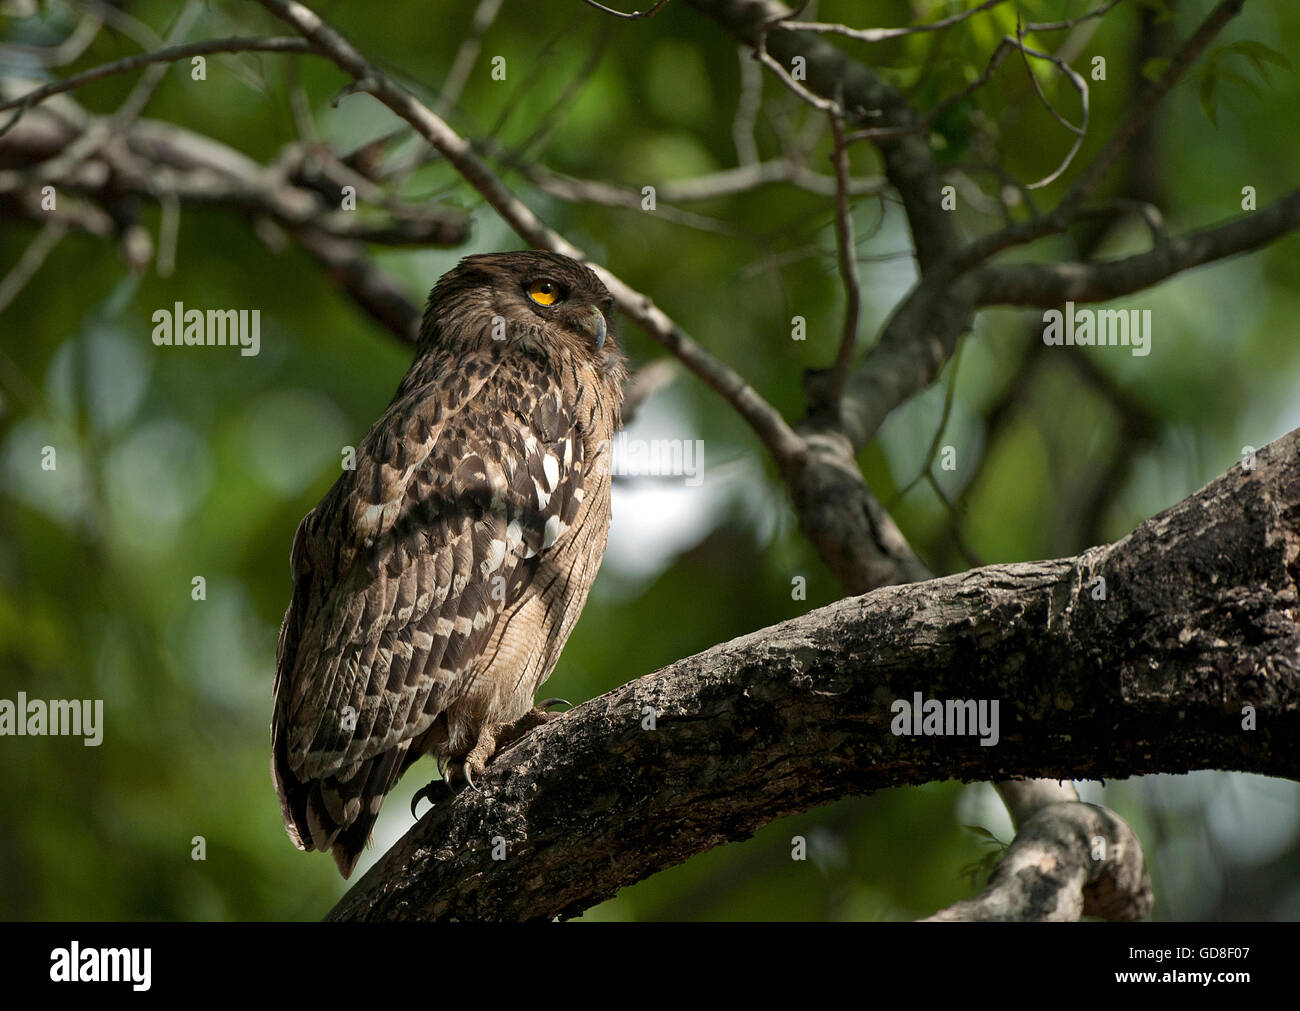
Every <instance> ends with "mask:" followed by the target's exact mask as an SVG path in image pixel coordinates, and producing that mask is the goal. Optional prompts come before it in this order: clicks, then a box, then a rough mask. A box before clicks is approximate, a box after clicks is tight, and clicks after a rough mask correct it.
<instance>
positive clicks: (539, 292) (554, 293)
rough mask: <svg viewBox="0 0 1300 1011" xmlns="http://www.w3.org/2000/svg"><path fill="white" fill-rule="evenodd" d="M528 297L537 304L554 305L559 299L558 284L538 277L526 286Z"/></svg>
mask: <svg viewBox="0 0 1300 1011" xmlns="http://www.w3.org/2000/svg"><path fill="white" fill-rule="evenodd" d="M528 297H529V298H531V299H532V300H533V301H534V302H536V303H537V304H538V305H554V304H555V303H556V302H558V301H559V300H560V286H559V285H558V284H556V283H555V282H554V281H551V280H548V279H546V278H539V279H538V280H536V281H534V282H533V283H532V284H530V285H529V286H528Z"/></svg>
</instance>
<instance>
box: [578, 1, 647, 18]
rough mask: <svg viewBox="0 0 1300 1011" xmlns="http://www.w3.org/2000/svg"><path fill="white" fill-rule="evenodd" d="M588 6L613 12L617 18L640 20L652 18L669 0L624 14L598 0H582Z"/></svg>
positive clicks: (608, 12) (607, 12) (609, 12)
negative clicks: (646, 8) (597, 0)
mask: <svg viewBox="0 0 1300 1011" xmlns="http://www.w3.org/2000/svg"><path fill="white" fill-rule="evenodd" d="M582 2H583V3H585V4H586V5H587V6H588V7H595V8H596V10H598V11H604V12H605V13H606V14H612V15H613V16H614V17H616V18H622V19H623V20H624V21H639V20H640V19H642V18H652V17H654V16H655V15H656V14H658V13H659V8H660V7H662V6H663V5H664V4H666V3H667V2H668V0H658V3H656V4H655V5H654V6H653V7H651V8H649V9H648V10H644V11H633V12H632V13H631V14H624V13H623V12H622V11H616V10H614V9H613V8H612V7H606V6H605V5H604V4H600V3H596V0H582Z"/></svg>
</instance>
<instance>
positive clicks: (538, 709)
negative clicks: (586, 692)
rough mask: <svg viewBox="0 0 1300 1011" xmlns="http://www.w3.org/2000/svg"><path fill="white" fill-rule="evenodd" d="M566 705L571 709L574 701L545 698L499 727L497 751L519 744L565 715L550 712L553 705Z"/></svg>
mask: <svg viewBox="0 0 1300 1011" xmlns="http://www.w3.org/2000/svg"><path fill="white" fill-rule="evenodd" d="M557 705H565V706H568V707H569V708H570V709H572V708H573V703H572V702H570V701H569V700H568V699H543V700H542V701H541V702H539V703H537V705H535V706H534V707H533V708H532V709H530V710H528V712H526V713H524V715H523V716H521V717H519V719H517V720H515V722H514V723H507V724H506V725H505V726H503V727H499V728H498V729H497V734H496V737H497V751H498V752H501V751H505V750H506V748H508V747H510V746H511V745H512V744H518V743H519V742H520V741H521V740H523V739H524V738H525V737H527V736H528V735H529V734H531V733H532V732H533V731H534V730H536V729H537V728H538V727H540V726H543V725H544V724H547V723H553V722H554V721H555V720H558V719H560V718H561V717H562V716H564V713H553V712H550V708H551V706H557Z"/></svg>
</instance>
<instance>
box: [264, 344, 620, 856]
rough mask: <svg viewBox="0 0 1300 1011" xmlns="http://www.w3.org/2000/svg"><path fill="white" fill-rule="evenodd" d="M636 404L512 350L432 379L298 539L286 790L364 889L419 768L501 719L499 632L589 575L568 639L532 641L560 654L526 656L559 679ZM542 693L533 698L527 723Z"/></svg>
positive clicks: (293, 831) (427, 365)
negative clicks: (367, 867)
mask: <svg viewBox="0 0 1300 1011" xmlns="http://www.w3.org/2000/svg"><path fill="white" fill-rule="evenodd" d="M557 365H558V367H557ZM620 395H621V391H620V390H619V388H618V384H617V383H616V382H612V381H611V380H610V379H609V378H607V377H606V376H605V375H601V374H599V373H598V372H597V371H596V370H595V369H593V368H592V367H591V366H590V365H588V364H586V363H582V362H578V361H576V360H568V361H566V360H563V359H562V360H560V361H558V362H557V361H555V360H548V359H546V358H544V357H542V356H540V355H537V356H534V355H529V354H520V353H515V354H507V353H504V352H503V350H502V349H501V348H499V347H488V348H484V349H481V350H476V351H471V352H466V353H462V354H458V355H442V356H438V357H431V359H425V360H424V361H422V362H417V365H416V366H413V369H412V373H411V374H408V377H407V379H406V380H405V381H404V382H403V384H402V387H401V388H400V389H399V391H398V395H397V397H395V398H394V400H393V402H392V403H391V404H390V405H389V407H388V409H387V410H386V411H385V412H384V414H383V416H382V417H381V418H380V419H379V420H378V421H377V422H376V423H375V425H374V426H373V427H372V428H371V430H370V432H369V433H368V434H367V435H366V437H365V439H364V440H363V441H362V443H361V445H360V446H359V447H358V448H357V452H356V454H355V458H356V461H357V466H356V469H355V470H352V471H346V472H345V473H344V474H343V475H342V476H341V477H340V478H339V480H338V481H337V482H336V483H335V484H334V486H333V488H331V489H330V491H329V492H328V493H327V494H326V496H325V497H324V499H322V501H321V502H320V504H319V505H318V506H317V507H316V508H315V509H313V510H312V511H311V512H310V513H308V515H307V516H306V517H305V518H304V520H303V521H302V523H301V524H300V525H299V527H298V531H297V534H296V535H295V537H294V544H293V551H292V569H293V579H294V589H293V597H292V600H291V602H290V604H289V609H288V612H287V613H286V615H285V620H284V624H283V626H282V628H281V632H280V642H279V646H278V649H277V668H276V678H275V712H274V717H273V721H272V738H273V754H272V773H273V777H274V779H275V783H276V789H277V792H278V794H279V797H280V803H281V808H282V812H283V814H284V819H285V824H286V827H287V828H288V829H289V833H290V835H291V837H293V839H294V841H295V843H297V844H298V845H299V846H300V847H301V848H304V849H329V848H331V847H332V848H333V849H334V852H335V859H336V861H337V862H338V863H339V867H340V869H341V870H343V871H344V873H345V875H346V874H347V873H350V871H351V868H352V866H353V864H354V863H355V860H356V857H357V855H358V854H359V853H360V851H361V849H362V848H363V847H364V845H365V841H366V837H367V836H368V834H369V829H370V826H371V825H372V824H373V822H374V818H375V815H376V814H377V813H378V810H379V804H380V802H381V801H382V799H383V796H384V794H386V793H387V792H388V790H390V789H391V788H392V786H393V784H394V783H395V782H396V780H397V778H398V777H399V776H400V775H401V773H402V771H403V770H404V768H405V767H406V765H408V764H409V763H410V762H411V761H413V760H414V759H415V758H416V757H418V755H419V753H420V752H421V751H422V750H426V749H428V748H430V746H431V739H432V738H437V737H439V734H441V740H440V742H439V741H433V744H434V745H437V744H439V743H440V744H441V746H442V748H441V750H442V751H443V752H444V754H445V751H446V749H447V747H448V741H447V737H446V733H445V732H442V731H441V730H440V727H441V726H445V725H446V724H447V723H448V720H449V719H451V721H452V722H453V723H455V722H456V719H455V718H459V719H460V721H461V722H462V723H463V722H464V720H466V719H474V720H479V719H491V718H492V717H493V716H494V715H496V714H494V713H493V712H492V711H490V710H491V701H490V697H489V696H488V695H485V694H484V686H483V685H482V684H481V683H479V681H478V679H480V677H481V676H482V675H483V674H484V672H485V671H493V672H496V671H497V668H494V667H493V664H492V660H493V658H494V656H496V655H497V654H501V653H503V652H506V653H509V651H510V650H513V651H514V653H510V655H512V656H513V655H514V654H515V653H518V652H519V648H520V646H519V644H518V643H513V644H511V643H506V642H504V639H505V635H504V632H505V631H506V630H507V626H506V625H505V624H501V627H500V628H498V625H499V619H500V618H502V616H503V615H506V616H510V615H513V614H516V613H519V614H523V613H526V612H527V613H531V612H532V611H533V610H534V609H533V608H528V607H527V605H529V604H530V603H531V601H530V599H529V598H531V597H538V596H540V597H544V598H545V600H546V601H547V603H546V604H545V606H543V607H542V608H541V609H540V610H539V612H538V613H541V614H544V615H549V614H550V613H551V612H550V607H551V605H550V603H549V601H550V600H551V598H552V597H553V596H554V594H555V591H554V586H553V584H554V583H555V579H556V573H557V572H561V571H564V570H566V569H568V568H569V567H571V566H576V569H577V571H578V572H579V573H580V577H581V579H582V581H583V582H584V585H581V586H575V587H573V588H571V589H570V590H569V591H566V601H562V602H561V604H562V605H563V606H560V607H559V609H558V611H557V613H555V615H554V617H553V619H552V627H551V628H549V629H541V630H538V629H528V628H526V627H521V628H520V629H519V633H520V634H531V635H533V636H535V635H536V633H537V632H538V631H541V632H543V633H546V632H549V633H551V638H552V640H555V639H558V642H556V641H551V642H543V641H538V642H535V643H533V644H529V645H528V646H527V649H529V650H532V651H533V652H532V653H530V654H528V655H530V656H532V657H533V658H534V661H535V662H534V664H533V665H534V666H535V667H537V668H538V674H539V675H540V677H537V678H536V681H537V683H540V681H542V680H545V678H546V677H547V676H548V675H549V674H550V669H551V667H553V666H554V662H555V659H556V658H557V657H558V654H559V647H562V646H563V640H564V638H565V637H567V634H568V631H569V629H570V628H571V626H572V622H573V619H574V618H576V613H574V612H573V608H572V606H571V604H572V601H573V600H574V599H576V601H577V607H578V608H579V609H580V608H581V603H582V600H584V599H585V597H586V591H587V588H588V587H589V586H590V582H591V579H593V578H594V575H595V568H596V567H597V566H598V565H599V560H600V558H599V556H600V553H601V552H603V549H604V543H605V536H606V532H607V530H608V524H609V453H610V449H611V441H610V440H611V439H612V436H613V431H614V428H615V427H616V425H617V418H618V409H619V399H620ZM593 551H594V556H595V557H594V558H593V557H592V554H593ZM569 555H571V556H572V557H566V556H569ZM566 582H567V581H566ZM509 631H511V632H513V631H514V628H513V625H512V626H510V627H509ZM499 666H500V665H498V667H499ZM492 676H497V675H496V674H495V673H494V674H493V675H492ZM519 676H520V675H516V677H519ZM508 687H509V686H506V687H503V688H502V689H501V691H506V690H507V689H508ZM535 687H536V685H535V684H523V685H521V686H518V687H517V690H519V691H525V692H527V696H528V703H527V704H528V705H531V697H532V691H533V690H534V688H535ZM498 694H500V693H498ZM503 697H504V696H503ZM485 699H487V700H488V701H485ZM485 706H486V707H487V709H486V710H485V708H484V707H485ZM458 707H461V709H463V710H464V712H459V711H458ZM439 717H442V718H443V719H442V721H441V723H440V726H439V727H435V726H434V724H435V721H438V720H439ZM417 738H419V739H420V740H419V741H417ZM413 743H415V745H416V747H415V750H413V751H412V752H411V754H410V755H408V754H407V751H408V749H410V748H411V746H412V744H413Z"/></svg>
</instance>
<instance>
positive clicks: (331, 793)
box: [271, 734, 410, 878]
mask: <svg viewBox="0 0 1300 1011" xmlns="http://www.w3.org/2000/svg"><path fill="white" fill-rule="evenodd" d="M409 744H410V742H409V741H403V742H402V743H401V744H400V745H398V746H397V747H395V748H393V750H391V751H386V752H384V753H383V754H379V755H375V756H374V757H373V758H368V759H365V760H364V761H361V762H357V763H356V764H355V765H353V766H351V767H350V768H349V769H347V770H345V771H347V772H348V773H349V775H348V776H347V778H346V779H344V778H340V777H338V776H325V777H322V778H320V779H306V780H303V779H299V778H298V775H297V773H295V772H294V770H293V768H292V766H291V765H290V764H289V754H288V748H287V746H286V744H285V742H284V740H283V738H282V736H281V735H279V734H276V736H275V739H274V741H273V746H272V749H271V779H272V780H273V781H274V783H275V792H276V795H277V796H278V797H279V798H280V814H281V815H282V817H283V818H284V827H285V830H286V831H287V832H288V833H289V838H290V839H292V840H293V844H294V845H295V846H297V847H298V848H299V849H300V850H320V851H322V852H324V851H325V850H330V851H331V852H332V854H333V856H334V863H335V864H336V865H337V866H338V869H339V873H340V874H342V875H343V877H345V878H348V877H351V876H352V870H353V868H355V867H356V864H357V860H358V859H360V857H361V853H362V851H363V850H364V849H365V848H366V846H367V845H368V843H369V842H370V831H371V829H372V828H374V824H375V819H376V818H378V817H379V808H380V806H381V805H382V804H383V802H384V796H385V794H387V793H388V791H389V790H391V789H392V788H393V784H394V783H396V782H397V779H398V777H399V776H400V775H401V773H402V769H403V761H402V760H403V758H405V756H406V750H407V748H408V746H409Z"/></svg>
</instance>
